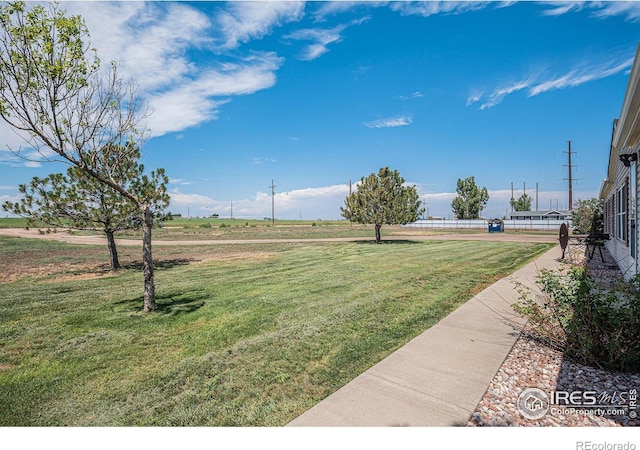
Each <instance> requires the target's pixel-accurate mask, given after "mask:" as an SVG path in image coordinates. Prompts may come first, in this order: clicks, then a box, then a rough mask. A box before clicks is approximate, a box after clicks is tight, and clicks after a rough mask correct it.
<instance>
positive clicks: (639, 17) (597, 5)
mask: <svg viewBox="0 0 640 450" xmlns="http://www.w3.org/2000/svg"><path fill="white" fill-rule="evenodd" d="M542 3H543V4H546V5H548V6H549V9H546V10H545V11H544V12H543V13H542V14H543V15H545V16H561V15H564V14H568V13H572V12H580V11H583V10H585V9H588V10H590V11H591V15H592V16H593V17H596V18H607V17H612V16H625V19H626V20H628V21H630V22H638V21H640V2H637V1H570V2H542Z"/></svg>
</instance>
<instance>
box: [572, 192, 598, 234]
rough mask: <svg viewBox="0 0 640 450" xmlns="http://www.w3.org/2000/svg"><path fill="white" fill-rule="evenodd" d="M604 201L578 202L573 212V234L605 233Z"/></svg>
mask: <svg viewBox="0 0 640 450" xmlns="http://www.w3.org/2000/svg"><path fill="white" fill-rule="evenodd" d="M603 210H604V200H602V199H599V198H591V199H589V200H578V202H577V203H576V205H575V207H574V208H573V210H572V211H571V222H572V223H573V232H574V233H576V234H601V233H604V217H603V214H604V212H603Z"/></svg>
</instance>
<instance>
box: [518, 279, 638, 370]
mask: <svg viewBox="0 0 640 450" xmlns="http://www.w3.org/2000/svg"><path fill="white" fill-rule="evenodd" d="M537 283H538V286H539V287H540V288H541V293H540V294H539V295H533V296H532V292H531V291H529V290H527V289H526V288H524V287H523V286H522V285H521V284H518V286H517V289H518V291H519V293H520V298H519V299H518V301H517V302H516V303H515V304H514V305H513V308H514V310H515V311H516V312H517V313H518V314H520V315H521V316H523V317H524V318H526V319H528V320H529V323H528V326H529V330H530V331H531V333H532V334H533V335H534V336H536V337H538V338H540V339H541V340H542V341H544V342H545V343H546V344H547V345H549V346H551V347H554V348H556V349H559V350H561V351H563V352H565V354H566V355H567V356H569V357H570V358H573V359H576V360H578V361H579V362H581V363H584V364H588V365H592V366H598V367H602V368H606V369H615V370H622V371H627V372H629V371H638V370H640V279H634V280H632V282H631V283H625V284H621V285H619V286H616V287H614V288H612V289H609V290H604V289H603V288H602V287H600V286H599V285H598V284H597V283H596V282H595V281H594V280H593V279H592V278H591V277H589V275H588V274H587V273H586V271H585V270H584V268H572V269H571V270H569V271H566V272H553V271H550V270H541V271H540V275H539V276H538V280H537Z"/></svg>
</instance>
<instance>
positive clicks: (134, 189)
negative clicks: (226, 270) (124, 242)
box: [0, 1, 162, 311]
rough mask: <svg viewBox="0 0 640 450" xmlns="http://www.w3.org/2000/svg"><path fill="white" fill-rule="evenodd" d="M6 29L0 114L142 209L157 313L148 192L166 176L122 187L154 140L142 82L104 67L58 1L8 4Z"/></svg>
mask: <svg viewBox="0 0 640 450" xmlns="http://www.w3.org/2000/svg"><path fill="white" fill-rule="evenodd" d="M0 25H1V26H2V31H1V32H0V117H2V119H3V120H4V121H5V122H7V123H8V124H9V125H10V126H11V127H12V128H13V129H14V130H15V131H16V132H18V133H19V134H20V135H21V136H22V137H23V138H24V139H25V142H26V143H27V145H28V147H29V148H31V149H35V150H36V151H38V152H40V154H41V155H42V156H43V157H44V158H45V159H47V160H49V161H51V160H54V161H63V162H66V163H67V164H69V165H70V166H72V167H77V168H78V170H80V171H82V172H84V173H85V174H86V175H87V176H89V177H92V178H94V179H95V180H96V181H97V182H99V183H102V184H104V185H106V186H108V187H110V188H111V189H113V190H114V191H115V192H117V193H118V194H119V195H121V196H122V198H123V201H127V202H130V203H131V204H132V205H133V206H134V207H135V210H136V214H137V216H138V220H139V221H140V225H141V228H142V241H143V242H142V262H143V273H144V311H152V310H154V309H155V308H156V305H155V283H154V276H153V256H152V251H151V233H152V227H153V215H154V205H155V195H153V194H152V195H148V194H149V193H151V192H153V191H154V190H157V188H158V187H159V186H158V184H157V183H159V182H160V183H161V182H162V177H161V176H160V177H159V175H158V172H156V173H153V174H152V175H151V176H150V177H147V176H143V177H141V178H139V179H138V180H137V181H136V182H133V183H131V184H122V183H121V182H120V181H119V178H118V176H117V174H118V172H119V171H120V170H121V167H122V164H129V163H136V164H137V157H138V156H139V153H138V150H137V149H138V148H139V147H140V146H141V144H142V142H144V140H145V138H146V137H147V135H148V133H147V132H146V126H145V123H144V119H145V118H146V116H147V113H146V108H145V104H144V102H143V101H142V100H141V99H140V98H139V97H138V96H137V90H136V87H135V85H134V84H133V83H131V82H129V83H125V82H124V81H123V80H122V78H121V77H120V76H119V75H118V70H117V65H116V64H115V63H113V62H112V63H111V64H110V65H109V67H108V69H107V70H101V69H100V60H99V58H98V57H97V54H96V50H95V49H91V47H90V45H89V43H88V42H89V32H88V30H87V27H86V26H85V24H84V20H83V19H82V17H80V16H66V13H65V11H63V10H60V9H59V7H58V4H52V5H49V6H48V7H47V6H43V5H36V6H33V8H32V9H30V10H27V8H26V5H25V2H22V1H20V2H8V3H3V4H2V6H0ZM110 146H112V147H110ZM106 148H110V149H112V150H113V152H112V151H109V152H106V153H105V152H104V149H106ZM16 153H17V154H18V155H20V154H21V151H20V150H17V151H16ZM115 153H117V154H115Z"/></svg>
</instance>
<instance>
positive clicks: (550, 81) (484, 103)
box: [467, 56, 633, 110]
mask: <svg viewBox="0 0 640 450" xmlns="http://www.w3.org/2000/svg"><path fill="white" fill-rule="evenodd" d="M632 64H633V57H629V56H622V57H617V58H613V59H608V60H604V61H599V62H593V61H589V62H580V63H579V64H577V65H576V66H575V67H574V68H573V69H571V70H570V71H568V72H566V73H564V74H562V75H559V76H553V75H549V74H543V73H541V72H538V73H536V74H532V75H529V76H528V77H527V78H525V79H523V80H522V81H518V82H512V83H508V84H506V85H504V86H501V87H497V88H495V89H494V90H493V91H491V92H490V93H489V94H485V93H484V92H483V91H474V92H473V93H472V94H471V95H470V96H469V98H468V99H467V106H470V105H472V104H475V103H481V104H480V106H479V109H481V110H482V109H488V108H492V107H494V106H496V105H498V104H499V103H500V102H502V100H503V99H504V98H505V97H506V96H508V95H510V94H513V93H516V92H519V91H526V92H527V96H528V97H534V96H536V95H540V94H543V93H545V92H549V91H554V90H559V89H566V88H571V87H577V86H581V85H583V84H585V83H589V82H592V81H596V80H600V79H603V78H607V77H610V76H613V75H616V74H618V73H620V72H623V71H625V70H627V69H629V68H630V67H631V65H632Z"/></svg>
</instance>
